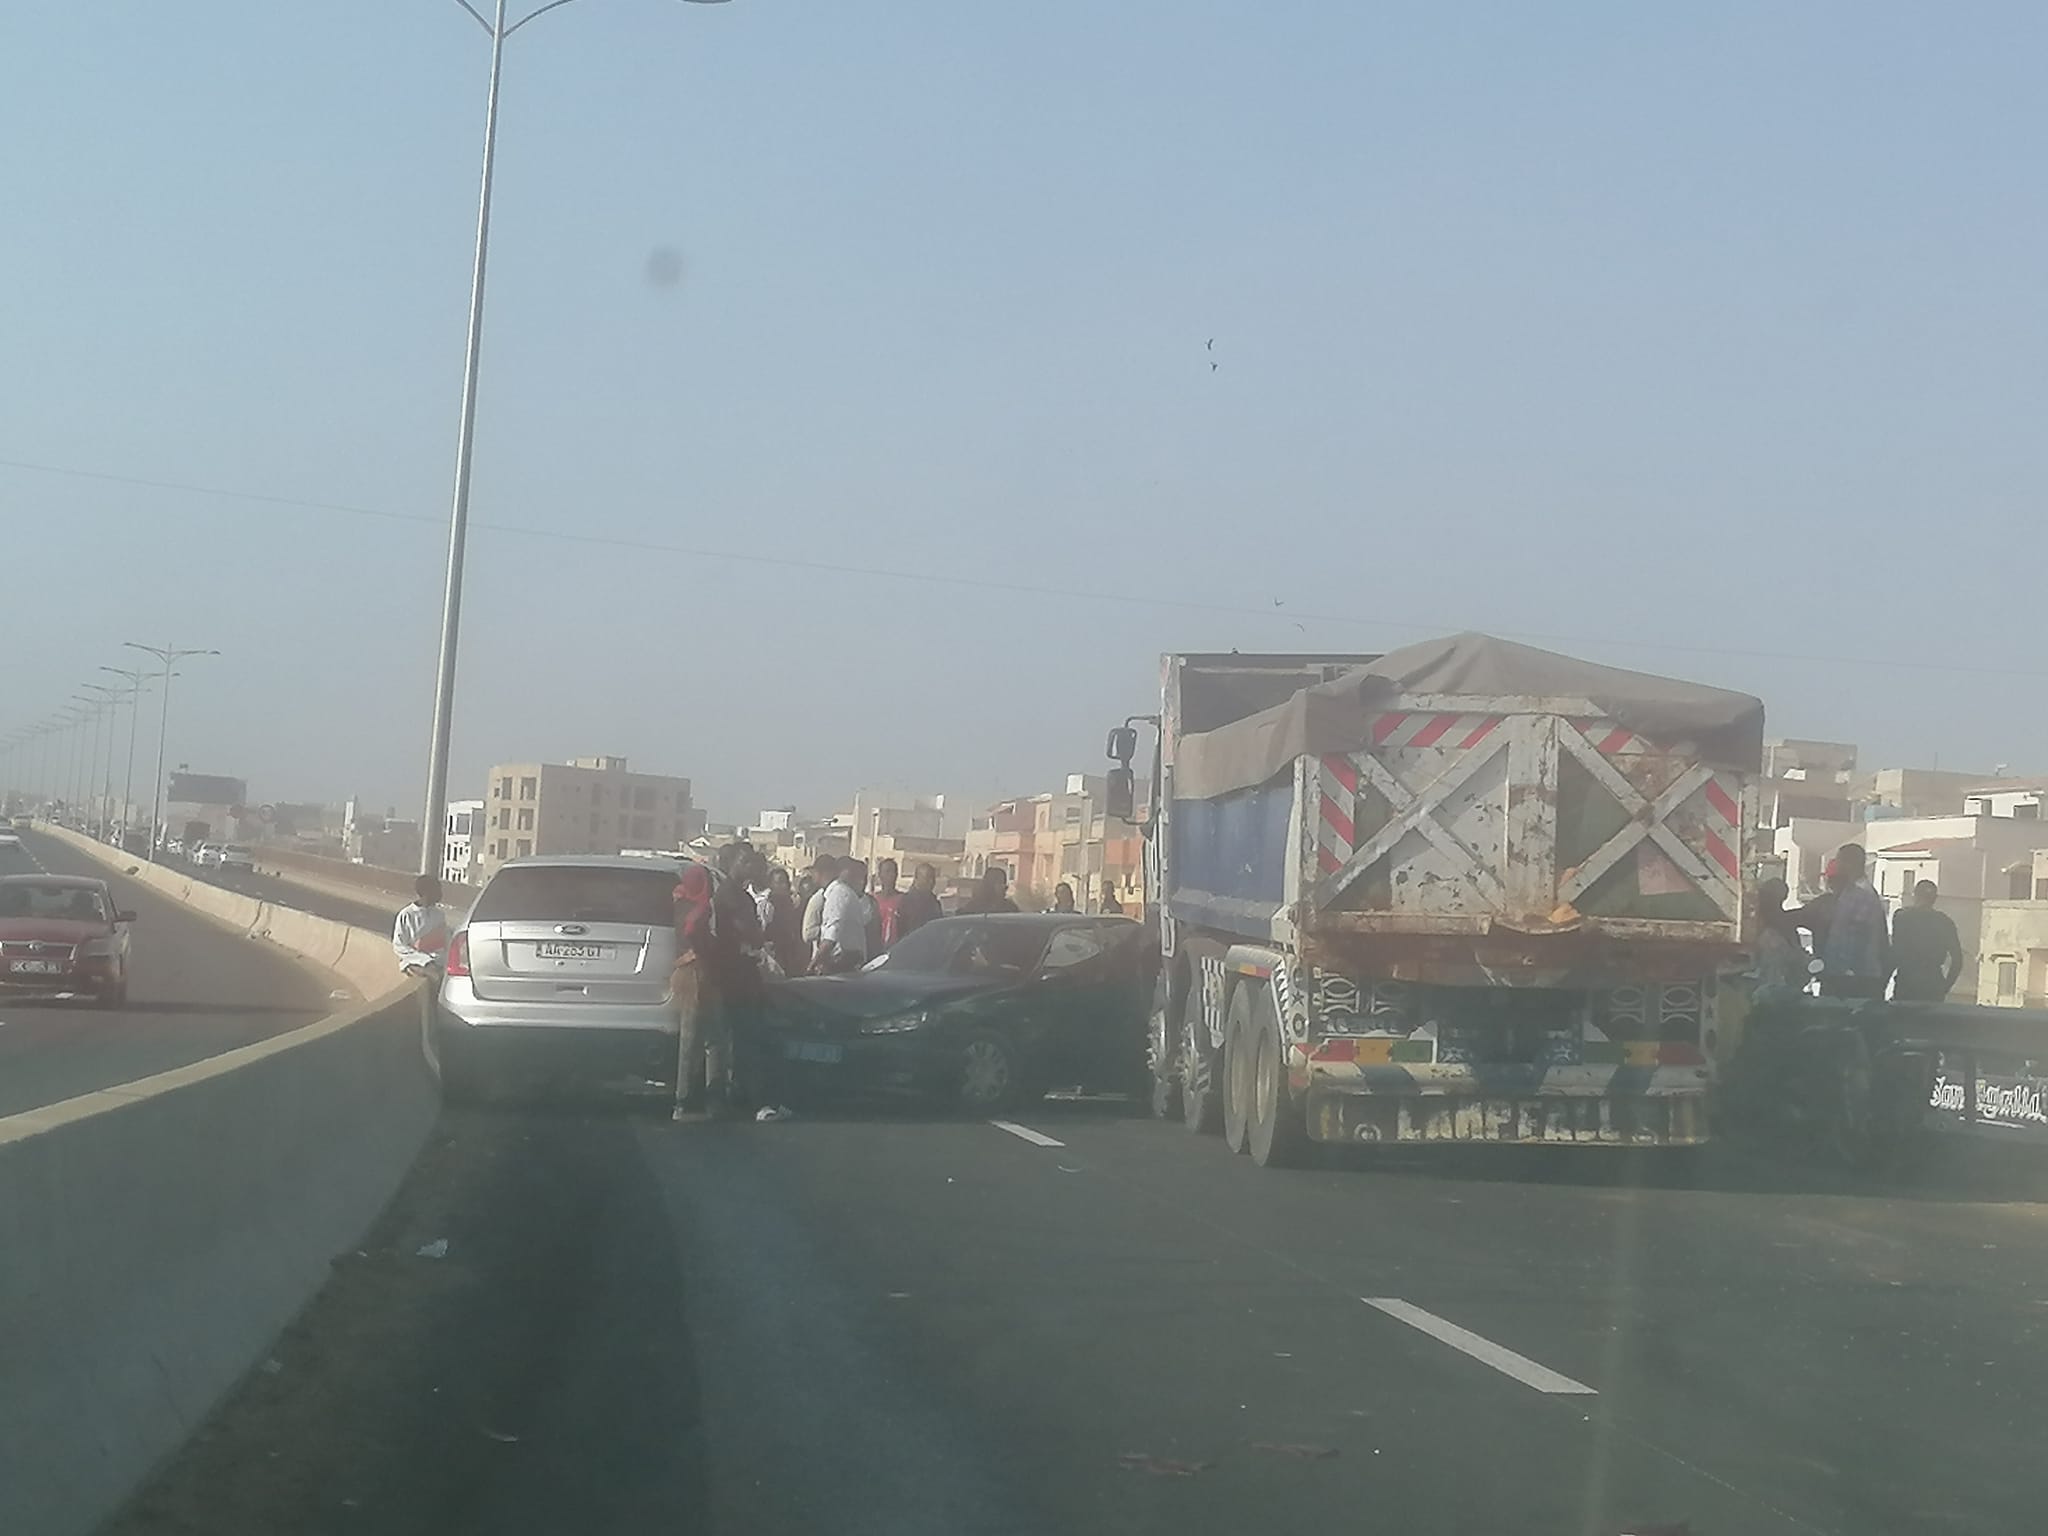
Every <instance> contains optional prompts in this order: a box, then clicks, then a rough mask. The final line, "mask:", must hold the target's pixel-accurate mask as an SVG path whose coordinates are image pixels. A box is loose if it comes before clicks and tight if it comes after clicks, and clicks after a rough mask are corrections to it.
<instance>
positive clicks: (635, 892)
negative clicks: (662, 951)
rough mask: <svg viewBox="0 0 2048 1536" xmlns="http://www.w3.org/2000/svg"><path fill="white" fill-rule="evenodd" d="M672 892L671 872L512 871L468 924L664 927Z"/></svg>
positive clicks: (488, 889) (670, 918) (671, 916)
mask: <svg viewBox="0 0 2048 1536" xmlns="http://www.w3.org/2000/svg"><path fill="white" fill-rule="evenodd" d="M675 888H676V876H675V872H674V871H673V870H671V869H665V868H661V867H653V868H649V869H645V870H639V869H597V868H579V867H577V866H574V865H527V866H524V867H520V866H514V867H512V868H509V869H504V870H500V871H499V872H498V874H497V875H496V876H494V877H493V878H492V880H491V883H490V884H489V885H487V886H485V887H484V892H483V894H482V895H481V896H479V897H478V898H477V901H476V907H475V910H473V911H472V912H471V913H470V915H469V920H470V921H471V922H472V923H484V922H554V923H560V922H580V923H633V924H638V925H642V926H645V927H666V926H667V925H669V924H671V923H673V922H674V921H675Z"/></svg>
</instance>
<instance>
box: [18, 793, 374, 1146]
mask: <svg viewBox="0 0 2048 1536" xmlns="http://www.w3.org/2000/svg"><path fill="white" fill-rule="evenodd" d="M37 869H45V870H48V871H49V872H50V873H52V874H64V875H104V874H105V873H106V870H105V868H104V866H102V865H99V864H96V863H94V862H93V861H92V860H91V859H89V858H88V857H87V856H86V855H84V854H82V853H79V852H77V851H76V850H74V849H72V848H69V847H67V846H66V845H64V844H63V843H61V842H59V841H57V840H56V839H55V838H51V837H44V836H42V835H40V834H37V833H33V832H30V833H26V834H24V835H23V842H22V846H21V847H19V848H0V874H32V873H34V872H35V871H36V870H37ZM113 884H114V888H115V895H116V899H117V900H119V901H120V902H121V903H122V904H123V905H124V906H127V907H131V908H133V909H134V911H135V914H136V923H135V931H134V938H133V947H132V949H131V951H130V959H129V999H128V1006H127V1007H126V1008H123V1009H120V1010H117V1011H116V1010H107V1009H99V1008H93V1007H90V1006H88V1005H86V1004H83V1003H73V1002H30V1001H19V1000H10V999H7V998H0V1115H11V1114H18V1113H19V1112H20V1111H22V1110H25V1109H34V1108H36V1107H37V1106H39V1105H43V1104H54V1103H56V1102H58V1101H59V1100H62V1099H68V1098H73V1097H75V1096H77V1095H78V1094H81V1093H90V1092H92V1091H93V1090H94V1089H97V1088H107V1087H111V1086H113V1085H114V1084H116V1083H127V1082H133V1081H134V1080H135V1079H137V1078H140V1077H148V1076H149V1075H150V1074H151V1073H154V1072H164V1071H168V1070H169V1069H170V1068H172V1067H180V1066H184V1065H185V1064H187V1063H188V1062H193V1061H199V1060H202V1059H204V1058H205V1057H208V1056H216V1055H218V1054H220V1053H221V1052H222V1051H227V1050H232V1049H234V1048H235V1047H236V1046H240V1045H247V1044H250V1043H251V1042H253V1041H256V1040H262V1039H265V1038H267V1037H269V1036H271V1035H274V1034H278V1033H280V1032H282V1031H284V1030H287V1029H296V1028H297V1027H298V1026H299V1025H301V1024H305V1023H308V1022H310V1021H311V1020H313V1019H317V1018H320V1017H323V1016H324V1015H325V1014H327V1013H329V1012H330V1011H332V1009H333V1007H334V1004H333V1003H331V1002H330V1001H329V1000H328V992H329V990H330V989H331V988H332V987H333V986H334V985H335V983H333V982H331V981H328V980H325V979H323V978H321V977H319V976H317V975H316V974H315V973H314V972H313V970H312V969H311V968H310V967H308V966H305V965H303V964H301V963H299V962H298V961H296V960H294V959H292V958H291V957H290V956H288V955H286V954H285V953H283V952H282V951H280V950H270V949H266V948H264V947H262V946H261V945H258V944H252V943H250V942H249V941H248V940H247V939H240V938H237V937H235V936H234V935H233V934H231V933H229V932H227V931H226V930H225V929H222V928H218V927H215V926H214V925H213V924H212V923H210V922H208V921H207V920H206V919H204V918H202V917H200V916H198V915H197V914H196V913H194V912H191V911H189V910H187V909H186V908H185V907H184V906H182V905H181V904H180V903H178V902H175V901H171V900H169V899H167V898H166V897H164V896H161V895H159V894H158V893H157V892H155V891H153V890H151V889H150V888H149V887H148V886H145V885H143V884H142V883H141V882H139V881H133V880H122V879H121V878H119V876H115V877H113Z"/></svg>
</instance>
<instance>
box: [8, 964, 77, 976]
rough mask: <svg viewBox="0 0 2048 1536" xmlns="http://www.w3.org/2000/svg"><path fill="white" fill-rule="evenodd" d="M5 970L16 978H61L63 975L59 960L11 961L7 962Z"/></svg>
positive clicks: (62, 965) (62, 966)
mask: <svg viewBox="0 0 2048 1536" xmlns="http://www.w3.org/2000/svg"><path fill="white" fill-rule="evenodd" d="M7 968H8V970H10V971H12V972H13V973H14V974H15V975H17V976H61V975H63V974H64V962H63V961H61V960H13V961H10V962H8V966H7Z"/></svg>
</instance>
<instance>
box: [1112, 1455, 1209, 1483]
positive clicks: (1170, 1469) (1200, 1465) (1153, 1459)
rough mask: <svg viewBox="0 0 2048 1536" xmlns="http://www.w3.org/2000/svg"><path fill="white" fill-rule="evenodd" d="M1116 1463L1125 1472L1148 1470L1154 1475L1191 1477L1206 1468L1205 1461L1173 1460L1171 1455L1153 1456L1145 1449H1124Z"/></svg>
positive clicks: (1207, 1465) (1207, 1464)
mask: <svg viewBox="0 0 2048 1536" xmlns="http://www.w3.org/2000/svg"><path fill="white" fill-rule="evenodd" d="M1116 1464H1117V1465H1118V1466H1120V1467H1122V1468H1123V1469H1124V1470H1125V1471H1126V1472H1149V1473H1151V1474H1152V1475H1153V1476H1154V1477H1193V1476H1194V1475H1195V1474H1196V1473H1197V1472H1205V1471H1207V1470H1208V1467H1209V1463H1207V1462H1206V1461H1175V1460H1174V1459H1173V1458H1172V1457H1171V1456H1154V1455H1152V1454H1150V1453H1149V1452H1146V1451H1125V1452H1124V1453H1123V1454H1122V1455H1121V1456H1119V1457H1117V1459H1116Z"/></svg>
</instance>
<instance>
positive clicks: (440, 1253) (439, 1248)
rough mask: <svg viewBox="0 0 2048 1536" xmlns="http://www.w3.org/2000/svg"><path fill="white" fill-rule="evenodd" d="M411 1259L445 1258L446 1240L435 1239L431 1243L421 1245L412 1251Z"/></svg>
mask: <svg viewBox="0 0 2048 1536" xmlns="http://www.w3.org/2000/svg"><path fill="white" fill-rule="evenodd" d="M413 1257H414V1258H418V1259H445V1258H447V1257H448V1239H447V1238H445V1237H437V1238H435V1239H434V1240H433V1241H432V1242H431V1243H421V1244H420V1245H419V1247H417V1248H415V1249H414V1250H413Z"/></svg>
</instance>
